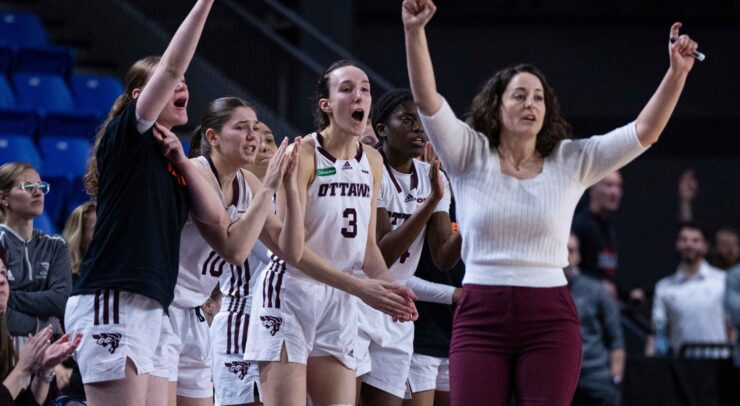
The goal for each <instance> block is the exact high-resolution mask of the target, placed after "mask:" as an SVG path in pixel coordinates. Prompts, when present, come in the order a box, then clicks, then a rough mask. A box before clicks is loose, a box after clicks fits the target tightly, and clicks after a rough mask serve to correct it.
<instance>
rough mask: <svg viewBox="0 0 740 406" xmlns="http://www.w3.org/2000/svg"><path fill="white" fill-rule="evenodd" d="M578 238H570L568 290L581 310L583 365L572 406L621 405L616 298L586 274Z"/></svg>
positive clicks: (620, 339)
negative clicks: (579, 266)
mask: <svg viewBox="0 0 740 406" xmlns="http://www.w3.org/2000/svg"><path fill="white" fill-rule="evenodd" d="M580 262H581V254H580V250H579V244H578V237H576V236H575V235H574V234H571V235H570V238H569V239H568V266H567V267H566V268H565V269H564V271H565V277H566V278H567V279H568V288H569V289H570V293H571V295H573V301H574V302H575V304H576V309H577V310H578V317H579V319H580V325H581V337H582V339H583V362H582V364H581V375H580V377H579V379H578V386H577V387H576V394H575V397H574V398H573V406H580V405H584V406H592V405H604V406H606V405H610V406H611V405H613V406H617V405H619V404H620V398H621V391H620V389H619V386H618V385H619V383H620V382H621V381H622V377H623V376H624V364H625V350H624V336H623V333H622V327H621V326H620V321H619V308H618V307H617V302H616V301H615V300H614V298H613V297H612V296H611V295H610V294H609V293H608V292H607V291H606V289H605V288H604V286H603V285H602V284H601V283H600V282H599V281H598V280H597V279H595V278H592V277H589V276H586V275H583V274H582V273H581V272H580V270H579V268H578V265H579V263H580Z"/></svg>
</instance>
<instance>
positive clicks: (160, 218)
mask: <svg viewBox="0 0 740 406" xmlns="http://www.w3.org/2000/svg"><path fill="white" fill-rule="evenodd" d="M212 5H213V0H199V1H197V2H196V3H195V5H194V6H193V8H192V10H191V11H190V13H189V14H188V16H187V17H186V18H185V20H184V21H183V23H182V24H181V25H180V27H179V28H178V30H177V32H176V33H175V35H174V36H173V38H172V40H171V42H170V44H169V46H168V47H167V50H166V51H165V52H164V55H163V56H162V58H161V59H160V58H145V59H143V60H140V61H138V62H137V63H135V64H134V65H133V66H132V67H131V68H130V69H129V72H128V74H127V76H126V80H125V90H126V92H125V94H123V95H121V96H119V98H118V99H117V100H116V102H115V103H114V105H113V107H112V108H111V111H110V113H109V114H108V118H107V119H106V121H105V122H104V124H103V125H102V126H101V129H100V131H99V132H98V134H97V136H96V141H95V147H94V151H93V152H94V153H93V157H92V159H91V161H90V165H89V168H88V173H87V174H86V176H85V183H86V189H87V190H88V192H90V193H91V194H92V195H93V196H95V197H96V198H97V202H98V208H97V218H98V221H97V223H96V225H95V231H94V234H93V239H92V242H91V244H90V247H89V249H88V251H87V253H86V255H85V259H84V260H83V262H82V265H81V271H80V273H81V275H80V278H79V280H78V281H77V283H76V285H75V287H74V288H73V291H72V296H71V297H70V298H69V300H68V301H67V307H66V312H65V326H66V328H67V329H68V330H69V331H76V332H80V333H82V334H83V335H84V339H83V340H82V343H81V344H80V347H79V348H78V350H77V353H76V357H77V361H78V363H79V366H80V372H81V375H82V380H83V383H84V384H85V393H86V396H87V401H88V404H90V405H153V404H157V405H164V404H167V379H166V378H162V377H155V376H154V375H153V372H154V371H155V370H157V369H160V368H161V369H164V368H166V365H167V362H166V358H164V357H163V348H164V344H165V343H166V339H167V338H168V336H169V334H168V331H169V329H170V323H169V320H168V319H167V307H168V306H169V304H170V302H171V301H172V297H173V294H174V288H175V281H176V278H177V269H178V254H179V241H180V231H181V229H182V227H183V225H184V223H185V219H186V218H187V216H188V213H189V212H190V213H191V214H192V216H193V217H195V218H198V219H199V221H201V222H203V223H207V224H219V223H220V222H221V220H222V218H223V210H221V209H220V203H219V200H218V196H217V195H216V193H214V191H213V188H212V187H210V186H209V185H208V183H207V182H206V180H205V179H204V178H203V177H202V176H201V175H200V174H199V173H198V171H197V168H195V166H194V165H193V164H192V163H191V162H190V161H189V160H188V159H187V157H186V156H185V154H184V153H183V151H182V145H181V144H180V141H179V140H178V139H177V137H174V136H172V135H171V133H169V132H168V131H166V130H167V129H169V128H171V127H173V126H175V125H182V124H185V123H186V122H187V119H188V117H187V110H186V106H187V102H188V89H187V86H186V85H185V82H184V74H185V70H186V69H187V67H188V64H189V63H190V60H191V59H192V57H193V54H194V52H195V48H196V45H197V43H198V40H199V38H200V35H201V32H202V30H203V26H204V24H205V21H206V17H207V16H208V14H209V11H210V9H211V6H212Z"/></svg>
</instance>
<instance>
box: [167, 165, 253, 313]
mask: <svg viewBox="0 0 740 406" xmlns="http://www.w3.org/2000/svg"><path fill="white" fill-rule="evenodd" d="M195 162H197V163H199V164H201V165H203V166H205V167H206V168H209V169H210V171H209V173H210V175H211V176H212V177H213V180H215V181H216V183H219V180H218V174H217V172H216V167H215V166H213V164H212V163H211V162H210V160H209V159H208V158H206V157H203V156H200V157H197V158H196V159H195ZM219 186H221V185H219ZM233 189H234V200H233V201H232V202H231V203H230V204H229V205H228V207H227V211H228V213H229V217H230V219H231V222H232V223H233V222H235V221H237V220H238V219H239V218H240V217H241V216H242V215H243V214H244V213H245V212H246V211H247V207H248V206H249V203H250V202H251V201H252V191H251V190H250V189H249V186H248V185H247V182H246V180H245V179H244V175H243V174H242V172H241V171H239V172H237V174H236V177H235V178H234V185H233ZM218 194H219V197H220V198H221V202H224V195H223V192H222V191H221V187H219V189H218ZM224 205H225V204H224ZM255 262H256V260H255ZM247 263H249V260H247ZM243 268H244V266H237V265H233V264H230V263H228V262H226V261H225V260H224V259H222V258H221V257H220V256H219V255H218V254H217V253H216V251H214V250H213V249H212V248H211V247H210V246H209V245H208V243H206V241H205V240H204V239H203V237H201V235H200V232H199V231H198V228H197V227H196V225H195V223H194V222H193V220H192V218H191V217H188V220H187V221H186V222H185V226H184V227H183V229H182V233H181V234H180V267H179V272H178V275H177V285H176V286H175V298H174V300H173V301H172V304H173V305H175V306H177V307H196V306H200V305H202V304H203V303H204V302H205V301H206V299H208V297H209V296H210V295H211V292H212V291H213V288H215V287H216V283H218V282H219V279H221V280H222V281H223V280H224V278H225V276H226V277H228V276H230V275H231V274H234V273H242V269H243ZM247 275H248V272H247ZM235 280H239V278H235ZM248 280H249V278H248V277H247V279H246V280H245V281H244V283H245V287H244V288H243V289H242V291H243V292H244V296H246V293H248V291H249V289H248V288H247V287H246V283H247V282H248ZM221 283H222V285H223V282H221ZM240 287H241V285H240ZM221 290H222V291H223V290H224V288H223V286H222V288H221Z"/></svg>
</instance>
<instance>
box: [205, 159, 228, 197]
mask: <svg viewBox="0 0 740 406" xmlns="http://www.w3.org/2000/svg"><path fill="white" fill-rule="evenodd" d="M205 158H206V161H208V166H210V167H211V172H213V176H215V177H216V182H218V187H219V188H221V190H223V189H224V188H223V186H221V178H219V177H218V169H216V165H214V164H213V160H212V159H211V157H209V156H208V155H205Z"/></svg>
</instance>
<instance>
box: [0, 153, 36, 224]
mask: <svg viewBox="0 0 740 406" xmlns="http://www.w3.org/2000/svg"><path fill="white" fill-rule="evenodd" d="M28 169H33V170H34V171H35V170H36V168H34V166H33V165H31V164H29V163H28V162H8V163H6V164H3V166H0V194H4V195H5V198H6V199H7V198H8V194H9V193H10V189H12V188H13V186H15V183H16V179H17V178H18V175H20V174H21V172H23V171H25V170H28ZM5 207H6V206H5V204H0V223H4V222H5V216H6V215H7V213H5Z"/></svg>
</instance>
